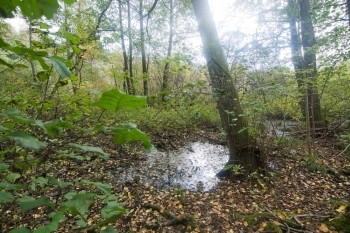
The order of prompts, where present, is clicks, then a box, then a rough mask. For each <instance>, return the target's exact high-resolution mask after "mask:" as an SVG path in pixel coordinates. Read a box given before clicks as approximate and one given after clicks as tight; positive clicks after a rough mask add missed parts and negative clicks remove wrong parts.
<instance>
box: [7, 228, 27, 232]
mask: <svg viewBox="0 0 350 233" xmlns="http://www.w3.org/2000/svg"><path fill="white" fill-rule="evenodd" d="M9 233H31V232H30V230H29V229H28V228H25V227H20V228H17V229H14V230H12V231H10V232H9Z"/></svg>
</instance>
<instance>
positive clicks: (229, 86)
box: [191, 0, 264, 176]
mask: <svg viewBox="0 0 350 233" xmlns="http://www.w3.org/2000/svg"><path fill="white" fill-rule="evenodd" d="M191 1H192V5H193V9H194V13H195V15H196V18H197V22H198V26H199V32H200V34H201V39H202V44H203V49H204V54H205V58H206V62H207V66H208V70H209V76H210V80H211V82H212V86H213V95H214V98H215V99H216V102H217V107H218V109H219V114H220V118H221V123H222V126H223V128H224V130H225V132H226V134H227V141H228V147H229V151H230V158H229V164H234V165H241V166H242V168H243V169H244V172H245V173H246V174H247V173H249V172H251V171H254V170H256V169H257V168H258V167H259V166H262V165H264V164H263V162H262V160H261V157H260V156H259V151H258V149H257V147H256V146H257V144H256V142H255V140H254V138H253V137H252V136H251V135H250V134H249V133H248V131H247V126H248V124H247V121H246V119H245V118H244V113H243V110H242V107H241V105H240V102H239V97H238V93H237V91H236V89H235V87H234V86H233V82H232V77H231V75H230V74H229V71H228V64H227V61H226V59H225V57H224V53H223V50H222V47H221V45H220V42H219V37H218V33H217V31H216V27H215V23H214V20H213V17H212V15H211V12H210V8H209V4H208V1H207V0H191ZM218 175H219V176H226V175H227V172H224V171H221V172H219V174H218Z"/></svg>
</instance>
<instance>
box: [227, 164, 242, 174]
mask: <svg viewBox="0 0 350 233" xmlns="http://www.w3.org/2000/svg"><path fill="white" fill-rule="evenodd" d="M224 170H226V171H230V172H231V173H232V174H234V175H239V174H242V172H243V167H242V166H241V165H240V164H227V165H225V167H224Z"/></svg>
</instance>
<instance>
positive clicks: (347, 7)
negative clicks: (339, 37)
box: [346, 0, 350, 27]
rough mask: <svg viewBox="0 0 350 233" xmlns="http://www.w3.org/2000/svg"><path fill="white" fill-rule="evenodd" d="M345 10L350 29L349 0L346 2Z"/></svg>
mask: <svg viewBox="0 0 350 233" xmlns="http://www.w3.org/2000/svg"><path fill="white" fill-rule="evenodd" d="M346 9H347V11H348V21H349V27H350V0H346Z"/></svg>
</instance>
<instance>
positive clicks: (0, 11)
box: [0, 1, 16, 18]
mask: <svg viewBox="0 0 350 233" xmlns="http://www.w3.org/2000/svg"><path fill="white" fill-rule="evenodd" d="M15 11H16V4H14V2H13V1H2V2H1V4H0V16H1V18H12V17H14V15H13V12H15Z"/></svg>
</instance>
